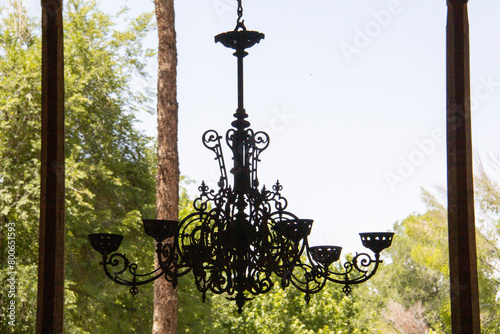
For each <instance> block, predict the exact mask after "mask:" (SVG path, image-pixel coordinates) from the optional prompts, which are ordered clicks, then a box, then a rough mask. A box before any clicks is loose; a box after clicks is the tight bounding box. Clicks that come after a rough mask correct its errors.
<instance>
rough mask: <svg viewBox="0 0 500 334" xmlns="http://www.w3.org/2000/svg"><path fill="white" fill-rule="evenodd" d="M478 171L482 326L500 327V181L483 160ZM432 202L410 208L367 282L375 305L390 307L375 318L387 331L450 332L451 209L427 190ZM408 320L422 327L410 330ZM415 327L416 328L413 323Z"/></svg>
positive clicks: (426, 196)
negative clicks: (416, 209) (417, 209)
mask: <svg viewBox="0 0 500 334" xmlns="http://www.w3.org/2000/svg"><path fill="white" fill-rule="evenodd" d="M478 165H479V168H477V173H476V176H475V189H476V199H477V201H476V202H477V203H476V206H477V207H478V208H479V210H478V214H477V220H478V224H477V226H478V229H477V231H476V239H477V258H478V278H479V299H480V306H481V327H482V332H483V333H498V328H499V326H500V304H499V299H498V298H499V297H500V295H499V292H500V277H499V273H500V266H499V263H500V253H499V251H498V241H499V235H500V228H499V227H500V219H499V218H500V216H499V213H500V211H499V208H500V206H499V204H500V200H499V199H500V196H499V194H500V186H499V185H498V183H496V182H495V181H494V180H493V179H492V178H491V177H490V176H489V175H488V174H487V173H486V172H485V170H484V168H483V167H482V164H481V163H480V162H479V163H478ZM422 198H423V200H424V202H425V203H426V205H427V211H426V212H425V213H423V214H411V215H409V216H408V217H407V218H406V219H404V220H402V221H401V222H397V223H396V224H395V225H394V232H395V237H394V242H393V245H392V247H391V248H389V249H388V250H387V255H388V259H387V261H386V262H388V264H386V265H385V266H384V267H383V268H381V269H380V272H379V274H377V275H376V276H375V277H374V278H373V279H372V281H371V282H370V283H369V284H368V286H367V287H366V289H368V290H367V291H366V294H362V295H367V296H369V298H368V299H365V300H363V301H362V302H363V303H365V304H366V305H370V306H369V307H370V308H372V309H385V312H384V315H385V316H384V317H382V318H379V319H377V318H374V317H371V318H370V315H368V314H365V316H366V317H367V319H368V320H366V321H375V322H376V326H375V327H376V328H377V329H381V330H382V332H383V333H450V332H451V310H450V299H449V289H450V284H449V269H448V244H447V212H446V208H445V206H443V205H442V204H440V203H439V201H438V200H437V199H436V198H435V197H434V196H433V195H432V194H431V193H429V192H428V191H425V190H423V191H422ZM409 324H418V325H419V327H418V329H416V330H414V329H412V330H414V331H411V330H409V329H408V328H409V327H408V326H409ZM413 328H415V327H414V326H413Z"/></svg>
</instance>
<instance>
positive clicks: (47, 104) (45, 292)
mask: <svg viewBox="0 0 500 334" xmlns="http://www.w3.org/2000/svg"><path fill="white" fill-rule="evenodd" d="M63 68H64V66H63V24H62V0H42V157H41V160H42V170H41V194H40V236H39V257H38V300H37V318H36V332H37V333H38V334H42V333H43V334H49V333H53V334H56V333H62V332H63V308H64V75H63Z"/></svg>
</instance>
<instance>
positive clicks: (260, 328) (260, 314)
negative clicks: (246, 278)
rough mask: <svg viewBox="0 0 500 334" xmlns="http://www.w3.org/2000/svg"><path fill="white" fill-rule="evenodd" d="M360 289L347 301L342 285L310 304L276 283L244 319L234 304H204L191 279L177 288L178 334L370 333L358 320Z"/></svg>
mask: <svg viewBox="0 0 500 334" xmlns="http://www.w3.org/2000/svg"><path fill="white" fill-rule="evenodd" d="M356 294H357V289H353V292H352V295H351V296H349V297H347V296H345V295H344V293H343V292H342V289H341V287H339V286H338V285H337V286H336V285H329V286H328V287H326V288H325V289H323V291H322V292H321V293H319V294H317V295H314V296H313V298H312V299H311V301H310V302H309V304H306V302H305V301H304V295H303V294H302V293H301V292H299V291H298V290H296V289H295V288H293V287H288V288H287V289H286V290H282V289H281V288H280V285H279V282H276V283H275V285H274V287H273V288H272V289H271V291H270V292H269V293H267V294H265V295H262V296H257V297H256V298H255V299H253V300H251V301H249V302H247V303H246V304H245V306H244V308H243V314H241V315H239V314H238V313H237V307H236V305H235V303H234V301H229V300H227V299H226V298H225V297H224V296H221V295H210V294H209V295H207V300H206V301H205V303H201V294H200V293H199V292H198V291H197V290H196V287H195V286H194V283H193V280H192V277H191V275H188V277H186V278H185V279H182V280H180V283H179V328H178V331H179V333H228V334H229V333H245V334H247V333H249V334H251V333H255V334H271V333H273V334H274V333H276V334H278V333H283V334H291V333H297V334H303V333H305V334H316V333H339V334H342V333H353V334H354V333H356V334H358V333H359V334H361V333H369V331H368V330H367V328H366V327H365V326H364V324H362V323H361V322H359V321H357V320H358V315H359V313H360V310H361V309H360V308H359V305H357V304H356V297H355V295H356Z"/></svg>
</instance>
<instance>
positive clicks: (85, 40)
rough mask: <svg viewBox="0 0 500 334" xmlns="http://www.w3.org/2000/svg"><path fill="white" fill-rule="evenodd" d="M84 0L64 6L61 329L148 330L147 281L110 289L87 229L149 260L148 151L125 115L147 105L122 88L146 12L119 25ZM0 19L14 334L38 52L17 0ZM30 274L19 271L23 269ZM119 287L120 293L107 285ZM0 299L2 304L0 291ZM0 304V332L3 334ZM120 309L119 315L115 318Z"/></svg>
mask: <svg viewBox="0 0 500 334" xmlns="http://www.w3.org/2000/svg"><path fill="white" fill-rule="evenodd" d="M97 6H98V3H97V2H96V1H83V0H71V1H68V2H66V3H65V13H64V28H65V31H64V34H65V50H64V52H65V70H64V71H65V112H66V116H65V117H66V119H65V125H66V166H65V167H66V209H67V214H66V273H65V275H66V291H65V302H66V310H65V332H67V333H144V332H145V331H147V330H146V329H147V328H148V327H149V328H150V327H151V317H152V296H153V294H152V286H149V287H145V288H144V289H141V292H140V293H139V295H138V296H137V297H136V298H133V297H132V296H130V295H129V294H127V293H126V289H123V290H120V289H118V290H117V289H116V288H117V286H116V285H114V284H113V283H112V282H110V281H109V280H108V279H107V278H106V277H105V275H104V273H102V269H100V267H99V265H98V263H99V256H98V254H97V253H96V252H94V251H93V250H92V249H91V247H90V245H89V243H88V239H87V235H88V234H89V233H92V232H96V231H111V232H116V233H121V234H123V235H127V237H128V239H129V240H133V242H130V243H128V244H124V245H123V248H122V250H123V251H124V252H126V253H127V254H133V255H132V256H131V257H133V260H136V261H137V262H138V263H141V264H147V263H149V266H147V267H148V268H145V269H150V267H152V265H153V256H152V252H151V250H152V249H154V245H153V243H152V241H150V240H149V239H148V238H147V237H146V236H144V234H143V232H142V223H141V221H140V219H141V217H153V216H155V195H156V190H155V183H156V182H155V178H154V175H155V171H156V162H155V159H156V154H155V152H154V147H152V145H151V144H152V143H151V139H150V138H148V137H146V136H144V135H143V134H141V133H140V132H139V131H138V130H136V129H135V128H134V122H135V116H134V112H135V111H137V110H139V109H142V110H150V109H151V107H150V106H149V104H148V103H149V96H148V95H147V94H146V93H144V92H139V91H134V90H132V89H131V88H130V87H131V82H132V80H133V79H134V78H135V77H137V76H139V77H144V76H145V71H144V68H145V64H146V59H147V57H149V56H151V55H152V53H151V51H150V50H144V49H143V47H142V40H143V38H144V37H145V35H146V34H147V33H148V32H149V31H150V30H151V29H152V28H154V21H153V13H147V14H142V15H140V16H139V17H137V18H134V19H131V20H129V21H130V22H129V24H128V27H127V28H126V29H125V30H124V31H119V30H117V29H116V28H115V23H114V22H115V21H116V20H118V19H119V20H122V18H123V15H124V14H125V13H122V14H121V16H119V17H117V18H111V17H109V16H108V15H107V14H104V13H102V12H100V11H99V10H98V9H97V8H98V7H97ZM2 13H3V16H2V18H1V20H0V55H1V56H2V57H1V59H0V161H1V162H2V163H1V165H0V221H1V226H0V245H1V246H0V247H1V249H0V250H1V253H2V257H1V258H2V261H1V269H0V276H2V278H4V276H5V275H6V274H7V271H6V270H7V266H6V261H5V259H6V257H4V256H3V254H6V246H5V245H6V242H5V241H6V237H7V235H6V233H7V232H8V231H6V226H7V223H8V222H13V223H15V225H16V239H15V241H16V252H17V260H18V263H17V272H18V281H17V287H18V292H17V295H16V302H17V304H18V305H17V306H18V308H17V317H16V327H15V333H33V332H34V324H35V317H36V316H35V308H36V286H37V278H36V277H37V275H36V273H37V267H36V263H37V260H38V255H37V253H38V249H37V244H38V219H39V218H38V216H39V194H40V181H39V178H40V172H39V170H40V160H39V159H40V149H41V147H40V130H41V123H40V115H41V97H40V81H41V78H40V75H41V58H40V53H41V50H40V49H41V48H40V37H39V35H40V34H39V31H38V30H37V28H36V27H37V26H39V22H35V21H34V20H32V19H29V18H28V17H27V15H26V11H25V10H23V9H22V6H20V5H19V3H17V2H15V3H14V7H10V8H4V9H3V10H2ZM28 272H29V273H30V274H29V275H26V274H25V273H28ZM117 291H121V292H123V293H117ZM1 298H2V305H3V303H4V301H5V300H6V291H5V289H4V287H2V290H1ZM3 313H4V312H2V319H1V321H0V332H2V333H8V332H9V331H10V330H12V327H7V326H6V319H5V318H4V314H3ZM131 314H133V315H135V316H128V317H127V321H123V319H124V315H131Z"/></svg>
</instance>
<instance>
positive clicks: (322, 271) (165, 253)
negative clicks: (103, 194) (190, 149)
mask: <svg viewBox="0 0 500 334" xmlns="http://www.w3.org/2000/svg"><path fill="white" fill-rule="evenodd" d="M237 13H238V20H237V24H236V28H235V29H234V30H233V31H229V32H225V33H222V34H219V35H217V36H215V42H216V43H217V42H220V43H222V44H223V45H224V46H226V47H228V48H231V49H234V50H235V52H234V56H236V58H237V60H238V61H237V63H238V67H237V68H238V109H237V110H236V113H235V114H234V117H235V120H234V121H233V122H232V123H231V125H232V126H233V128H232V129H229V130H228V131H227V133H226V136H225V141H226V143H227V145H228V146H229V148H230V150H231V152H232V154H233V168H232V169H231V171H230V173H231V174H232V175H233V184H232V185H231V184H230V183H229V179H228V175H227V173H226V164H225V162H224V156H223V152H222V147H221V139H222V136H220V135H219V134H218V133H217V132H216V131H214V130H208V131H206V132H205V133H204V134H203V136H202V140H203V144H204V145H205V147H207V148H208V149H209V150H211V151H213V152H214V153H215V156H216V160H217V161H218V164H219V169H220V173H221V177H220V180H219V182H218V184H217V185H218V187H219V189H218V190H217V191H216V190H214V189H210V188H209V187H208V186H207V185H206V184H205V182H202V184H201V186H200V187H199V190H200V192H201V194H200V195H199V197H198V198H197V199H196V200H195V201H194V202H193V209H194V212H193V213H191V214H189V215H188V216H186V217H184V219H182V220H181V221H180V222H177V221H169V220H143V223H144V230H145V232H146V234H147V235H149V236H151V237H153V238H154V239H155V240H156V256H157V257H158V263H159V267H158V268H156V269H155V270H153V271H152V272H149V273H139V272H138V270H137V268H138V266H137V264H135V263H131V262H130V261H129V259H128V258H127V257H126V256H125V255H124V254H121V253H118V252H117V250H118V248H119V247H120V245H121V242H122V240H123V236H121V235H117V234H106V233H100V234H91V235H89V239H90V243H91V244H92V247H93V248H94V249H95V250H96V251H98V252H99V253H100V254H101V255H102V262H101V263H100V264H101V265H102V266H103V269H104V272H105V273H106V275H107V276H108V277H109V278H110V279H111V280H112V281H114V282H115V283H118V284H121V285H126V286H130V293H132V295H135V294H136V293H137V292H138V288H137V287H138V286H139V285H143V284H146V283H149V282H152V281H154V280H156V279H160V278H161V279H166V280H167V281H169V282H171V283H172V284H173V286H174V287H175V286H177V284H178V278H179V277H181V276H184V275H187V274H188V273H189V272H192V273H193V275H194V279H195V283H196V287H197V288H198V290H199V291H200V292H201V293H202V300H203V301H205V297H206V293H207V291H211V292H212V293H215V294H226V295H227V298H228V299H230V300H234V301H236V304H237V306H238V312H239V313H241V312H242V308H243V305H244V304H245V302H246V301H248V300H251V299H253V298H254V297H255V296H257V295H260V294H263V293H266V292H268V291H269V290H270V289H271V288H272V287H273V285H274V280H273V277H272V274H275V275H276V276H277V277H278V278H279V280H280V282H281V287H282V288H286V287H288V286H289V285H290V284H291V285H293V286H294V287H295V288H297V289H298V290H300V291H302V292H304V293H305V300H306V301H307V302H309V300H310V298H311V297H310V295H311V294H314V293H317V292H319V291H321V289H322V288H323V287H324V286H325V284H326V282H328V281H330V282H334V283H339V284H342V285H343V291H344V292H345V293H346V294H349V293H350V291H351V285H353V284H359V283H362V282H365V281H367V280H368V279H369V278H371V277H372V276H373V275H374V274H375V273H376V271H377V269H378V267H379V264H380V263H381V262H382V260H381V259H380V252H381V251H382V250H383V249H385V248H387V247H389V246H390V245H391V242H392V238H393V233H360V236H361V241H362V243H363V246H365V247H366V248H368V249H370V250H371V251H373V252H374V253H375V255H374V258H372V257H371V256H370V255H369V254H367V253H359V254H358V253H356V255H355V256H354V257H353V258H352V260H350V261H346V262H345V263H344V264H343V265H342V266H336V268H341V270H340V271H336V270H335V268H333V266H332V264H333V263H334V262H336V261H337V260H339V258H340V252H341V249H342V248H341V247H338V246H315V247H310V246H309V244H308V240H307V237H308V235H309V234H310V231H311V226H312V223H313V221H312V220H311V219H300V218H298V217H297V216H296V215H294V214H293V213H291V212H289V211H287V208H288V202H287V200H286V199H285V198H284V197H283V196H282V195H281V191H282V189H283V187H282V185H281V184H280V183H279V182H276V184H275V185H273V186H272V189H271V190H268V189H267V188H266V187H265V186H264V187H262V188H261V189H260V190H259V189H258V187H259V180H258V177H257V165H258V162H259V161H260V154H261V153H262V152H263V151H264V150H265V149H266V148H267V147H268V146H269V135H268V134H267V133H265V132H262V131H258V132H254V131H253V130H252V129H250V128H249V126H250V123H249V122H248V121H247V120H246V119H247V117H248V115H247V113H246V111H245V109H244V107H243V58H244V57H245V56H247V55H248V53H247V52H246V51H245V50H246V49H248V48H250V47H252V46H254V45H255V44H256V43H259V42H260V41H261V40H262V39H263V38H264V34H262V33H260V32H257V31H249V30H247V29H246V28H245V25H244V21H243V20H242V15H243V8H242V5H241V0H238V9H237Z"/></svg>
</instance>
